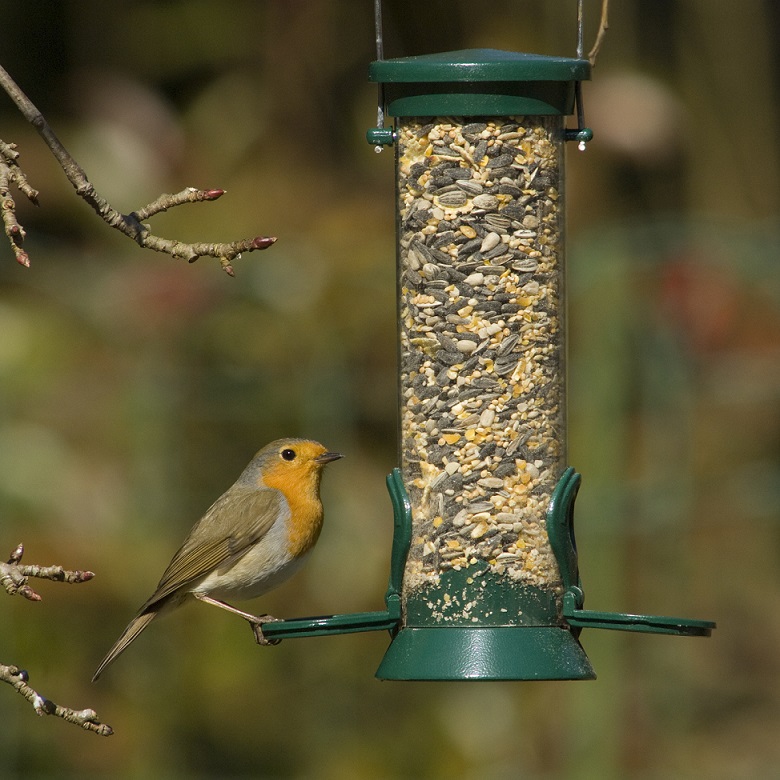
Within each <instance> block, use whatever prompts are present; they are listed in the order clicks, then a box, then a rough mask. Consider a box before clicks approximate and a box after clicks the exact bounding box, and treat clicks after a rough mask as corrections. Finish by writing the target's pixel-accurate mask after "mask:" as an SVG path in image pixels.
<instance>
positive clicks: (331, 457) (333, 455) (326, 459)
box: [314, 452, 344, 466]
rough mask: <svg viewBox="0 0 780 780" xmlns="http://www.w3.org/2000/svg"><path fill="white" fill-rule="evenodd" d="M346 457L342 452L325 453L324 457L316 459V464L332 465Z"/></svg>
mask: <svg viewBox="0 0 780 780" xmlns="http://www.w3.org/2000/svg"><path fill="white" fill-rule="evenodd" d="M343 457H344V456H343V455H342V454H341V453H340V452H323V453H322V455H318V456H317V457H316V458H314V462H315V463H320V464H322V465H323V466H324V465H325V464H326V463H330V462H331V461H332V460H338V459H339V458H343Z"/></svg>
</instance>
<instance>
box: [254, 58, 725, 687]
mask: <svg viewBox="0 0 780 780" xmlns="http://www.w3.org/2000/svg"><path fill="white" fill-rule="evenodd" d="M589 77H590V64H589V63H588V61H587V60H583V59H581V58H578V59H569V58H562V57H546V56H539V55H533V54H520V53H512V52H504V51H497V50H492V49H478V50H467V51H456V52H447V53H443V54H433V55H428V56H421V57H408V58H401V59H388V60H384V59H380V60H377V61H376V62H374V63H372V65H371V67H370V79H371V80H372V81H374V82H377V83H378V84H379V85H380V89H381V94H383V102H384V105H383V106H381V108H380V112H379V116H380V118H383V116H384V111H385V110H386V112H387V114H389V115H390V116H392V117H393V118H394V126H393V128H392V129H390V128H385V127H383V126H379V127H376V128H374V129H372V130H369V131H368V133H367V139H368V141H369V142H370V143H372V144H373V145H375V146H376V147H377V148H378V149H381V147H382V146H393V148H394V150H395V163H396V164H395V173H396V195H397V213H396V215H395V219H396V225H397V272H398V325H399V341H398V344H399V406H400V408H399V417H400V441H399V451H400V469H396V470H395V471H394V472H393V474H391V475H390V476H389V477H388V487H389V489H390V495H391V499H392V502H393V507H394V517H395V534H394V541H393V551H392V557H391V576H390V584H389V587H388V591H387V595H386V599H385V600H386V609H385V610H384V611H380V612H372V613H363V614H359V615H336V616H330V617H323V618H310V619H305V620H293V621H289V620H288V621H281V622H278V623H269V624H266V625H265V626H264V629H263V630H264V633H265V634H266V636H267V637H268V638H269V639H277V638H284V637H291V636H312V635H320V634H326V633H345V632H349V631H366V630H376V629H388V630H389V631H390V632H391V636H392V641H391V644H390V647H389V648H388V650H387V653H386V655H385V657H384V659H383V660H382V663H381V665H380V667H379V669H378V671H377V677H379V678H381V679H394V680H562V679H589V678H593V677H595V674H594V672H593V668H592V667H591V664H590V662H589V660H588V658H587V656H586V654H585V652H584V650H583V649H582V646H581V645H580V643H579V639H578V637H579V634H580V632H581V630H582V628H585V627H591V628H610V629H619V630H624V631H645V632H653V633H668V634H678V635H688V636H695V635H698V636H706V635H709V634H710V632H711V630H712V628H714V625H715V624H714V623H712V622H709V621H700V620H684V619H678V618H668V617H659V616H645V615H628V614H621V613H609V612H595V611H589V610H585V609H584V608H583V603H584V592H583V587H582V582H581V579H580V574H579V567H578V562H577V551H576V545H575V539H574V526H573V512H574V501H575V498H576V495H577V491H578V490H579V485H580V475H579V474H577V473H576V472H575V471H574V469H572V468H569V467H568V466H567V454H566V445H567V422H566V327H565V318H566V310H565V294H566V289H565V273H564V269H565V241H564V208H565V204H564V190H565V187H564V182H565V176H564V144H565V142H566V141H567V140H571V141H576V142H577V143H578V144H579V146H580V148H583V146H584V144H585V143H586V142H587V141H589V140H590V139H591V137H592V133H591V131H590V130H589V129H588V128H585V127H583V126H582V125H583V121H582V119H583V118H582V99H581V94H580V82H581V81H582V80H585V79H588V78H589ZM575 111H576V114H577V119H578V126H577V127H576V128H574V129H567V128H566V127H565V120H566V117H567V116H569V115H571V114H574V113H575Z"/></svg>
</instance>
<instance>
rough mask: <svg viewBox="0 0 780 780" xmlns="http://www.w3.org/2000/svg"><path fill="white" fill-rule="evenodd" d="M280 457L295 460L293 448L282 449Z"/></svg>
mask: <svg viewBox="0 0 780 780" xmlns="http://www.w3.org/2000/svg"><path fill="white" fill-rule="evenodd" d="M282 457H283V458H284V459H285V460H295V450H282Z"/></svg>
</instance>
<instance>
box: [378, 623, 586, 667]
mask: <svg viewBox="0 0 780 780" xmlns="http://www.w3.org/2000/svg"><path fill="white" fill-rule="evenodd" d="M376 676H377V677H378V678H379V679H380V680H593V679H595V677H596V674H595V672H594V671H593V667H592V666H591V665H590V661H589V660H588V657H587V656H586V655H585V651H584V650H583V649H582V646H581V645H580V643H579V642H578V641H577V640H576V639H575V638H574V636H573V635H572V634H571V632H570V631H567V630H566V629H564V628H558V627H555V626H520V627H516V626H493V627H486V628H472V627H446V628H437V627H434V628H428V627H425V628H415V627H407V628H402V629H401V630H400V631H399V632H398V634H397V635H396V636H395V637H394V638H393V641H392V643H391V644H390V647H389V648H388V649H387V652H386V653H385V657H384V658H383V659H382V663H381V664H380V666H379V669H378V670H377V673H376Z"/></svg>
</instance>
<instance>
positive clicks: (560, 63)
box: [369, 49, 590, 116]
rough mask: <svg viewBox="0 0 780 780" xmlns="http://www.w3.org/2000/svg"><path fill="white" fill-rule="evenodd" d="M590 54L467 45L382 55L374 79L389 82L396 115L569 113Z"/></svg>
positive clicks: (390, 108) (392, 110) (372, 70)
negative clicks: (405, 54) (419, 53)
mask: <svg viewBox="0 0 780 780" xmlns="http://www.w3.org/2000/svg"><path fill="white" fill-rule="evenodd" d="M589 78H590V63H589V62H588V61H587V60H580V59H571V58H568V57H549V56H544V55H541V54H524V53H521V52H507V51H500V50H498V49H464V50H462V51H454V52H441V53H438V54H426V55H423V56H419V57H401V58H397V59H390V60H377V61H376V62H372V63H371V65H370V67H369V79H370V80H371V81H375V82H378V83H381V84H383V85H384V88H385V99H386V101H387V111H388V113H389V114H390V115H391V116H453V115H454V116H510V115H532V116H536V115H565V114H571V113H572V112H573V111H574V91H575V90H574V87H575V84H576V82H578V81H582V80H585V79H589Z"/></svg>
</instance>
